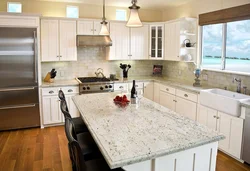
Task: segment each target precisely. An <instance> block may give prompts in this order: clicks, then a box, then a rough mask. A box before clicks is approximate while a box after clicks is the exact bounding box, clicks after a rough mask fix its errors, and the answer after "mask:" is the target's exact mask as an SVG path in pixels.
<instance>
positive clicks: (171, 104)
mask: <svg viewBox="0 0 250 171" xmlns="http://www.w3.org/2000/svg"><path fill="white" fill-rule="evenodd" d="M159 103H160V105H162V106H165V107H167V108H169V109H170V110H173V111H175V109H176V107H175V96H174V95H172V94H169V93H165V92H162V91H161V92H160V100H159Z"/></svg>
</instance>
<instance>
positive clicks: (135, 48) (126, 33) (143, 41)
mask: <svg viewBox="0 0 250 171" xmlns="http://www.w3.org/2000/svg"><path fill="white" fill-rule="evenodd" d="M148 32H149V26H148V25H146V24H145V25H144V26H143V27H139V28H128V27H126V25H125V23H121V22H119V23H118V22H117V23H115V22H112V23H110V37H111V40H112V46H111V47H110V49H109V50H110V51H109V54H108V59H109V60H128V59H133V60H139V59H148V40H149V34H148Z"/></svg>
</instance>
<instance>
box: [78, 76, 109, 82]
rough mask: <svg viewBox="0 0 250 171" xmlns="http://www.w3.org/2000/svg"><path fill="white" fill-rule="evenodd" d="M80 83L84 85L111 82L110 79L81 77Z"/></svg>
mask: <svg viewBox="0 0 250 171" xmlns="http://www.w3.org/2000/svg"><path fill="white" fill-rule="evenodd" d="M77 79H78V80H79V81H81V82H82V83H95V82H109V81H111V80H110V79H108V78H106V77H103V78H98V77H79V78H77Z"/></svg>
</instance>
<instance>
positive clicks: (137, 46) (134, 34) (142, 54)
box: [130, 25, 149, 59]
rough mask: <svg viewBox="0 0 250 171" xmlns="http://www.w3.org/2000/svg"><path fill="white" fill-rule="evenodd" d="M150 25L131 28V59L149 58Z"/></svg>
mask: <svg viewBox="0 0 250 171" xmlns="http://www.w3.org/2000/svg"><path fill="white" fill-rule="evenodd" d="M148 39H149V26H148V25H144V26H143V27H139V28H131V44H130V47H131V53H130V55H131V59H148V45H149V44H148Z"/></svg>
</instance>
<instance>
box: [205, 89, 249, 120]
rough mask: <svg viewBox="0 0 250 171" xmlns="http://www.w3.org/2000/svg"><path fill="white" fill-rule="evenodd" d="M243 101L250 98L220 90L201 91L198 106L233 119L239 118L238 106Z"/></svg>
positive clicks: (239, 109) (239, 110)
mask: <svg viewBox="0 0 250 171" xmlns="http://www.w3.org/2000/svg"><path fill="white" fill-rule="evenodd" d="M245 100H250V96H247V95H243V94H239V93H236V92H231V91H227V90H221V89H209V90H202V91H201V93H200V104H202V105H204V106H207V107H209V108H212V109H215V110H218V111H220V112H223V113H227V114H230V115H232V116H235V117H239V116H240V112H241V106H240V104H241V101H245Z"/></svg>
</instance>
